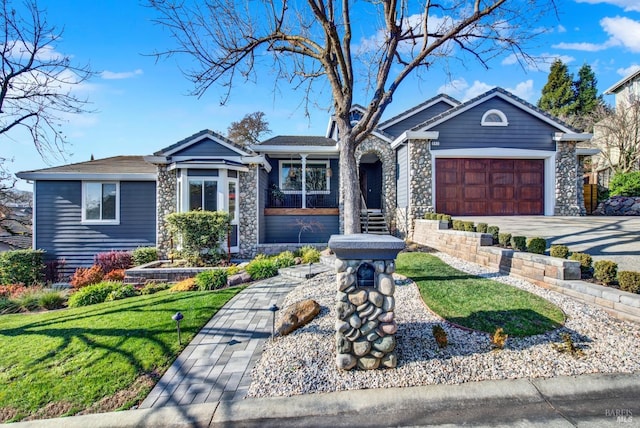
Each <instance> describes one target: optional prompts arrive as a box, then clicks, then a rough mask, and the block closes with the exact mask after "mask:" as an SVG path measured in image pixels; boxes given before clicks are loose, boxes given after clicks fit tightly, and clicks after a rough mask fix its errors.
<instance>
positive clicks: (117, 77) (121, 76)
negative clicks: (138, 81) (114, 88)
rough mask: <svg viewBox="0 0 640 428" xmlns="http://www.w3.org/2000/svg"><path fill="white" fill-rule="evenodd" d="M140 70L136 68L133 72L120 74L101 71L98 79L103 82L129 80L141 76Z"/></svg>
mask: <svg viewBox="0 0 640 428" xmlns="http://www.w3.org/2000/svg"><path fill="white" fill-rule="evenodd" d="M142 74H143V72H142V69H140V68H138V69H136V70H133V71H122V72H114V71H103V72H102V73H100V77H102V78H103V79H105V80H120V79H130V78H132V77H135V76H140V75H142Z"/></svg>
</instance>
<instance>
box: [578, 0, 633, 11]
mask: <svg viewBox="0 0 640 428" xmlns="http://www.w3.org/2000/svg"><path fill="white" fill-rule="evenodd" d="M576 3H589V4H598V3H605V4H611V5H613V6H618V7H621V8H622V9H624V11H625V12H632V11H634V12H640V3H638V0H576Z"/></svg>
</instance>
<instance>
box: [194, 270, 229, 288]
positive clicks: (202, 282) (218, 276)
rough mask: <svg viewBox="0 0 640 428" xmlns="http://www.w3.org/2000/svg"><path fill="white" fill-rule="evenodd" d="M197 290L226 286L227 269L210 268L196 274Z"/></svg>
mask: <svg viewBox="0 0 640 428" xmlns="http://www.w3.org/2000/svg"><path fill="white" fill-rule="evenodd" d="M196 285H197V286H198V290H200V291H205V290H218V289H220V288H224V287H226V286H227V270H226V269H211V270H205V271H203V272H200V273H199V274H197V275H196Z"/></svg>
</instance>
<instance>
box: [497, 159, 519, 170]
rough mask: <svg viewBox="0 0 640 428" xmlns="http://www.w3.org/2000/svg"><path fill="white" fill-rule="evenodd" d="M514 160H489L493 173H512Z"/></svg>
mask: <svg viewBox="0 0 640 428" xmlns="http://www.w3.org/2000/svg"><path fill="white" fill-rule="evenodd" d="M514 163H515V159H491V169H492V170H493V171H513V170H514Z"/></svg>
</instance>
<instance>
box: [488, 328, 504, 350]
mask: <svg viewBox="0 0 640 428" xmlns="http://www.w3.org/2000/svg"><path fill="white" fill-rule="evenodd" d="M508 338H509V335H508V334H506V333H505V332H504V330H503V329H502V327H498V328H497V329H496V331H494V332H493V334H492V335H491V338H490V339H491V345H492V346H493V347H494V348H496V349H502V348H504V344H505V342H506V341H507V339H508Z"/></svg>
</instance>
